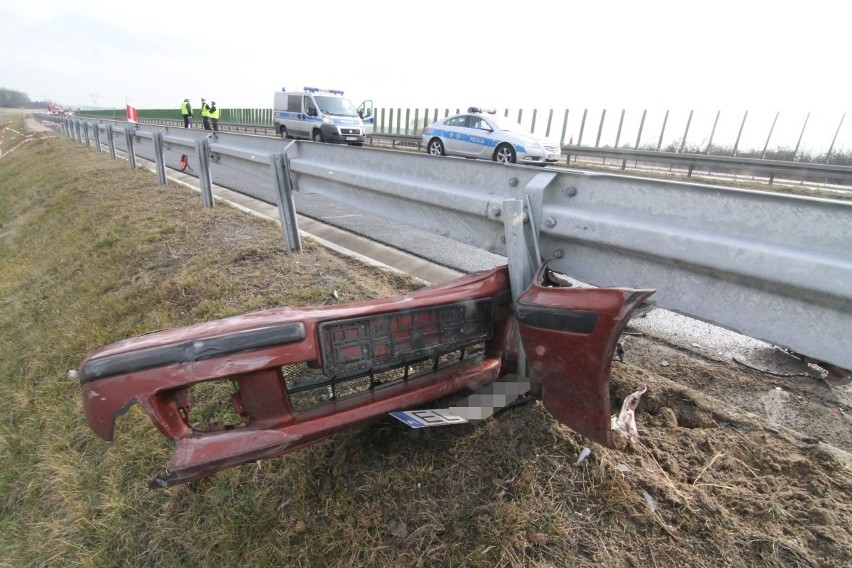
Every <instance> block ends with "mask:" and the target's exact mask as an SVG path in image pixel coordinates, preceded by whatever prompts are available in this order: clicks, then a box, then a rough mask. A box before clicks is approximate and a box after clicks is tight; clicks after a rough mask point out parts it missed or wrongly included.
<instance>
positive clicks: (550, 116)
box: [544, 109, 553, 138]
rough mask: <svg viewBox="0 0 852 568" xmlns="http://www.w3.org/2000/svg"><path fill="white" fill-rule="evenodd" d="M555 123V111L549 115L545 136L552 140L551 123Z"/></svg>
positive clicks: (551, 110)
mask: <svg viewBox="0 0 852 568" xmlns="http://www.w3.org/2000/svg"><path fill="white" fill-rule="evenodd" d="M551 122H553V109H550V112H549V113H548V115H547V128H546V129H545V130H544V136H545V137H546V138H550V123H551Z"/></svg>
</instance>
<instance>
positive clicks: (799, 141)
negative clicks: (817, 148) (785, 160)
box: [790, 113, 811, 161]
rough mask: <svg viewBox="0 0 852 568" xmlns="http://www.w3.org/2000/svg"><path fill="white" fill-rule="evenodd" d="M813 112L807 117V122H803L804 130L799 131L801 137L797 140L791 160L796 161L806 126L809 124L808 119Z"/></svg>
mask: <svg viewBox="0 0 852 568" xmlns="http://www.w3.org/2000/svg"><path fill="white" fill-rule="evenodd" d="M810 117H811V113H808V115H807V116H806V117H805V123H804V124H802V131H801V132H799V139H798V140H797V141H796V147H795V148H794V149H793V155H792V156H790V160H792V161H795V160H796V155H797V154H798V153H799V146H800V145H801V144H802V137H803V136H804V135H805V127H807V125H808V119H810Z"/></svg>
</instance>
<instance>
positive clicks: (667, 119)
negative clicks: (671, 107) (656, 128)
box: [657, 110, 669, 152]
mask: <svg viewBox="0 0 852 568" xmlns="http://www.w3.org/2000/svg"><path fill="white" fill-rule="evenodd" d="M668 121H669V111H668V110H666V116H664V117H663V127H662V128H661V129H660V139H659V140H658V141H657V152H659V151H660V148H661V147H662V146H663V136H664V135H665V133H666V123H667V122H668Z"/></svg>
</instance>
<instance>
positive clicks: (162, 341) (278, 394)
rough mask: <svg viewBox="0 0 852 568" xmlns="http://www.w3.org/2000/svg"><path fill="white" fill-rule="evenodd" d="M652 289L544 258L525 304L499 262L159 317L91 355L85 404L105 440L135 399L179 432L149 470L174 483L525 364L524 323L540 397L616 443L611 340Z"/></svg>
mask: <svg viewBox="0 0 852 568" xmlns="http://www.w3.org/2000/svg"><path fill="white" fill-rule="evenodd" d="M648 294H650V291H648V292H636V291H632V290H619V289H574V288H563V287H558V286H556V287H554V286H553V285H551V284H550V283H549V282H548V280H547V270H546V267H544V268H543V269H542V271H541V272H540V273H539V275H537V277H536V282H535V283H534V284H533V286H531V288H530V290H528V291H526V292H525V293H524V294H523V295H522V296H521V298H520V300H519V304H518V314H515V313H514V309H513V306H512V295H511V290H510V288H509V277H508V271H507V269H506V267H505V266H504V267H500V268H497V269H494V270H490V271H484V272H480V273H476V274H471V275H468V276H464V277H462V278H459V279H457V280H455V281H453V282H451V283H448V284H445V285H441V286H432V287H428V288H424V289H422V290H419V291H417V292H414V293H411V294H408V295H405V296H399V297H395V298H388V299H382V300H374V301H369V302H360V303H353V304H345V305H337V306H331V307H323V308H279V309H273V310H267V311H262V312H255V313H250V314H246V315H243V316H239V317H233V318H226V319H222V320H218V321H213V322H209V323H204V324H198V325H193V326H189V327H184V328H178V329H172V330H166V331H159V332H154V333H150V334H147V335H143V336H140V337H137V338H133V339H129V340H125V341H121V342H118V343H115V344H112V345H109V346H106V347H104V348H102V349H99V350H97V351H95V352H93V353H91V354H89V355H88V356H86V357H85V358H84V359H83V361H82V366H81V371H80V377H81V378H80V381H81V386H82V395H83V407H84V410H85V414H86V418H87V420H88V423H89V426H90V427H91V429H92V430H93V431H94V432H95V433H96V434H97V435H98V436H100V437H101V438H103V439H105V440H111V439H112V438H113V434H114V428H115V419H116V417H117V416H119V415H121V414H123V413H124V412H126V411H127V409H128V408H129V407H130V406H131V405H132V404H134V403H138V404H139V405H140V406H141V407H142V408H143V409H144V410H145V412H146V413H147V414H148V415H149V416H150V418H151V420H152V421H153V423H154V424H155V425H156V427H157V428H158V429H159V430H160V432H162V433H163V434H164V435H165V436H167V437H169V438H170V439H172V440H173V441H174V442H175V449H174V452H173V454H172V456H171V458H170V460H169V462H168V464H167V466H166V469H167V473H166V474H165V475H163V476H160V477H158V478H156V479H155V480H154V481H153V482H152V487H166V486H169V485H173V484H177V483H184V482H188V481H193V480H196V479H200V478H203V477H206V476H209V475H211V474H213V473H215V472H217V471H220V470H222V469H224V468H227V467H232V466H236V465H239V464H243V463H247V462H251V461H255V460H258V459H264V458H272V457H276V456H279V455H282V454H285V453H288V452H292V451H295V450H297V449H299V448H302V447H305V446H307V445H309V444H311V443H314V442H317V441H319V440H322V439H324V438H326V437H328V436H331V435H332V434H334V433H335V432H338V431H341V430H344V429H348V428H351V427H354V426H358V425H361V424H364V423H366V422H369V421H372V420H375V419H377V418H380V417H382V416H384V415H386V414H387V413H389V412H392V411H396V410H404V409H408V408H414V407H417V406H421V405H424V404H426V403H429V402H431V401H434V400H437V399H440V398H444V397H446V396H448V395H450V394H453V393H455V392H458V391H461V390H463V389H467V388H478V387H479V386H482V385H485V384H488V383H491V382H493V381H495V380H497V379H498V378H500V377H501V376H503V375H506V374H509V373H516V372H517V371H518V369H517V361H518V353H517V348H518V343H519V342H518V333H520V336H521V339H522V342H523V346H524V349H525V351H526V353H527V356H528V360H529V361H530V363H531V367H532V371H533V372H534V373H535V375H536V376H537V377H538V378H539V379H540V380H541V382H542V392H543V401H544V405H545V408H547V409H548V410H549V411H550V412H551V413H553V414H554V416H555V417H556V418H557V419H558V420H560V421H561V422H563V423H565V424H567V425H568V426H570V427H572V428H574V429H575V430H577V431H579V432H581V433H583V434H585V435H587V436H589V437H591V438H593V439H595V440H597V441H599V442H601V443H604V444H610V445H611V443H612V440H611V437H610V434H609V418H610V401H609V392H608V391H609V368H610V364H611V360H612V353H613V349H614V347H615V343H616V340H617V338H618V335H619V333H620V331H621V328H622V327H623V325H624V324H625V323H626V322H627V319H629V315H630V312H631V311H632V309H633V307H634V306H635V305H636V304H638V302H640V301H641V299H643V298H644V297H646V296H647V295H648ZM221 383H226V384H230V385H232V392H230V393H228V394H227V395H226V397H225V398H226V399H227V400H225V401H224V402H225V403H226V404H225V406H228V408H229V410H228V413H229V414H228V416H229V417H230V420H222V419H220V418H207V419H204V418H203V417H199V416H198V415H197V413H196V412H195V411H194V409H193V404H194V402H193V401H194V400H196V397H195V395H194V390H195V389H204V388H206V387H210V386H211V385H220V386H221ZM208 394H209V393H208ZM201 400H203V397H202V399H201ZM204 402H205V403H206V401H204Z"/></svg>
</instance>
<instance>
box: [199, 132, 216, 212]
mask: <svg viewBox="0 0 852 568" xmlns="http://www.w3.org/2000/svg"><path fill="white" fill-rule="evenodd" d="M195 147H196V150H197V151H198V169H199V177H198V179H199V181H200V182H201V205H202V207H213V182H212V180H211V178H210V143H209V142H208V138H202V139H201V140H196V142H195Z"/></svg>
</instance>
